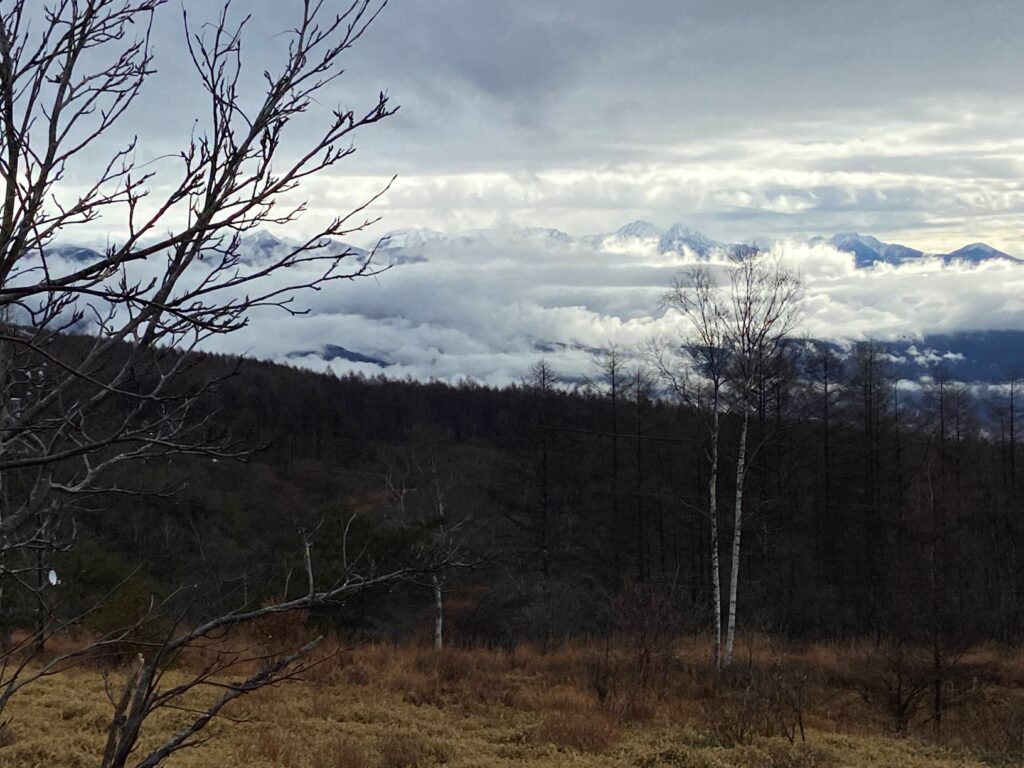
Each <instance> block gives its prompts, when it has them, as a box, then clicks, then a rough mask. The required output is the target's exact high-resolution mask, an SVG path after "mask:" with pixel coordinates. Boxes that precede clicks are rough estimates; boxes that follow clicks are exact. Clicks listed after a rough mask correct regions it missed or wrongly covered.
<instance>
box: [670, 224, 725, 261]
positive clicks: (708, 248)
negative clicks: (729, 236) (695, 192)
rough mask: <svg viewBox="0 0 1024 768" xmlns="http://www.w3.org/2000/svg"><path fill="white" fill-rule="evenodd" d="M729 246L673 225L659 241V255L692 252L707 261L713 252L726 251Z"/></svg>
mask: <svg viewBox="0 0 1024 768" xmlns="http://www.w3.org/2000/svg"><path fill="white" fill-rule="evenodd" d="M726 249H727V246H726V244H725V243H720V242H718V241H717V240H712V239H711V238H709V237H706V236H705V235H703V234H701V233H700V232H697V231H696V230H693V229H690V228H689V227H685V226H683V225H682V224H673V225H672V226H671V227H669V228H668V231H667V232H665V234H663V235H662V236H661V239H660V240H659V241H658V252H659V253H679V254H683V253H685V252H686V251H690V252H691V253H693V254H694V255H696V256H698V257H699V258H702V259H706V258H707V257H708V256H710V255H711V254H712V253H713V252H716V251H725V250H726Z"/></svg>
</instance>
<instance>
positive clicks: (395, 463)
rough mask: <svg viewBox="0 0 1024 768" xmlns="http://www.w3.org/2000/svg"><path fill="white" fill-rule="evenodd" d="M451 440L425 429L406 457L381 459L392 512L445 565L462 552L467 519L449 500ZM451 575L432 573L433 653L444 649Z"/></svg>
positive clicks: (452, 469)
mask: <svg viewBox="0 0 1024 768" xmlns="http://www.w3.org/2000/svg"><path fill="white" fill-rule="evenodd" d="M449 441H450V437H449V436H448V435H446V434H437V433H435V432H433V431H431V430H429V429H416V430H414V435H413V437H412V446H411V448H410V449H409V450H408V451H407V452H406V451H404V450H400V451H398V452H397V454H394V455H387V454H385V455H384V457H383V458H384V462H385V464H386V467H387V469H386V472H385V481H384V482H385V486H386V488H387V492H388V495H389V497H390V499H391V503H392V506H393V507H394V509H395V511H396V512H397V514H398V516H399V519H400V520H401V521H402V523H403V524H405V525H409V524H414V525H415V526H416V527H418V528H420V529H423V530H424V532H425V533H426V535H427V537H428V538H429V540H430V542H431V550H432V551H434V552H445V553H446V557H447V558H448V559H452V558H454V557H455V555H456V553H457V552H459V551H461V549H462V546H461V544H462V537H461V532H462V529H463V528H464V526H465V524H466V519H467V518H466V516H465V515H459V514H457V513H456V512H455V511H454V509H453V507H454V506H455V505H454V504H453V503H452V501H451V497H452V495H453V492H454V491H455V490H456V488H455V486H456V483H457V482H458V479H459V478H458V475H457V472H456V467H455V465H454V462H453V460H452V457H451V456H450V455H446V454H449V453H450V451H449V450H446V449H448V448H449V446H448V445H447V443H448V442H449ZM448 575H449V569H448V568H447V567H446V566H444V565H442V566H441V567H438V568H436V569H434V570H433V571H432V572H431V573H430V586H431V591H432V593H433V597H434V633H433V636H434V648H435V649H437V650H441V649H442V648H444V644H445V643H444V592H445V587H446V583H447V580H448Z"/></svg>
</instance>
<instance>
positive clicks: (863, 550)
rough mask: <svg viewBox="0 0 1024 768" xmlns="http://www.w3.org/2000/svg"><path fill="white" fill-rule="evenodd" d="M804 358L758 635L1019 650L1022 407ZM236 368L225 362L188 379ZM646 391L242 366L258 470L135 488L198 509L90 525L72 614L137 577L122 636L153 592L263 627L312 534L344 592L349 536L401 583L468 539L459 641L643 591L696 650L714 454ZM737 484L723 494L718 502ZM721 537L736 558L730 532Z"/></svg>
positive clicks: (768, 543) (748, 527)
mask: <svg viewBox="0 0 1024 768" xmlns="http://www.w3.org/2000/svg"><path fill="white" fill-rule="evenodd" d="M801 349H802V352H801V353H802V354H803V355H805V356H806V357H805V359H804V360H802V361H799V362H797V361H794V364H793V365H792V369H793V370H801V371H803V373H802V374H801V375H800V376H797V375H795V374H794V375H792V376H789V377H785V378H783V379H781V380H776V381H775V383H774V384H773V386H772V387H771V390H770V391H760V392H758V393H757V408H756V414H755V416H754V418H753V419H752V422H751V430H752V439H751V442H750V444H751V446H754V447H755V449H756V450H755V451H754V453H753V458H752V463H751V467H750V473H749V476H748V479H747V485H746V501H745V506H746V509H747V522H746V523H745V532H744V535H745V537H746V538H745V548H744V550H743V559H742V563H741V571H740V582H741V585H742V588H741V590H740V604H739V615H740V622H739V623H740V627H741V628H742V631H752V630H760V631H768V632H772V633H780V634H785V635H788V636H796V637H854V636H882V635H889V636H897V637H900V638H904V639H908V640H916V641H934V640H935V639H936V638H937V637H941V640H942V642H943V643H948V644H950V646H954V645H956V644H959V643H963V642H970V641H974V640H978V639H982V638H993V639H1001V640H1019V639H1020V638H1021V636H1022V633H1024V605H1022V602H1021V601H1022V596H1024V572H1022V568H1024V561H1022V554H1021V553H1022V551H1024V519H1022V517H1021V503H1020V502H1021V499H1022V497H1024V478H1022V474H1024V469H1022V468H1021V467H1020V466H1019V464H1020V455H1019V454H1020V450H1019V446H1018V445H1017V442H1018V440H1017V435H1016V428H1015V427H1016V422H1017V420H1018V419H1017V413H1016V411H1017V410H1018V409H1019V403H1016V402H1011V399H1010V390H1009V389H1008V388H1007V389H1006V390H1005V391H1004V392H1003V394H1001V395H998V396H996V395H991V392H993V391H995V390H991V389H990V390H989V393H990V394H989V395H988V396H987V397H988V399H986V400H984V401H983V400H981V399H979V398H978V397H976V396H975V395H974V394H972V392H971V391H970V390H969V389H968V388H966V387H964V386H963V385H961V384H958V383H955V382H952V381H947V380H945V379H944V378H943V376H942V372H941V371H937V372H936V378H935V380H934V381H933V382H932V383H931V384H929V385H927V386H926V387H925V389H924V390H923V391H922V392H920V393H919V394H918V395H917V396H916V397H915V398H913V399H911V398H908V397H906V395H905V394H901V392H900V390H898V389H897V387H896V381H895V380H894V378H893V377H892V376H890V375H889V372H888V370H887V364H886V362H885V360H884V356H883V355H881V354H880V353H879V351H878V349H877V348H875V347H874V346H872V345H870V344H864V345H862V346H861V347H859V348H858V349H856V350H855V352H854V354H853V355H852V356H850V357H849V358H848V359H846V360H845V361H841V360H839V359H838V358H835V357H834V356H833V355H831V354H829V351H828V350H827V349H815V348H814V347H803V348H801ZM237 362H238V361H236V360H231V359H227V358H220V357H207V358H203V359H202V360H201V361H200V362H199V364H198V365H197V366H196V367H195V368H193V370H194V371H195V375H197V376H210V375H211V374H217V375H219V374H221V373H225V372H228V371H230V370H231V369H232V367H233V366H234V365H235V364H236V363H237ZM631 370H632V369H630V368H629V362H628V361H627V363H626V368H625V370H624V372H623V375H622V383H621V386H620V388H619V390H618V392H617V393H616V396H615V397H614V398H613V397H611V396H610V391H609V388H608V387H607V386H599V384H600V383H601V382H600V377H601V375H602V374H601V368H600V366H598V365H596V364H595V381H594V386H592V387H579V386H573V387H572V388H571V389H570V388H568V387H564V386H559V385H558V384H557V382H556V381H553V380H552V381H539V380H538V379H537V377H536V376H534V378H533V379H531V380H527V381H524V382H523V383H521V384H518V385H514V386H511V387H508V388H504V389H492V388H486V387H482V386H477V385H474V384H463V385H459V386H452V385H448V384H444V383H437V382H434V383H420V382H414V381H394V380H386V379H383V378H380V379H372V380H368V379H364V378H360V377H346V378H336V377H333V376H327V375H320V374H315V373H310V372H308V371H303V370H298V369H294V368H288V367H284V366H278V365H273V364H267V363H257V362H250V361H246V362H244V364H243V365H242V368H241V371H240V373H239V374H238V375H235V376H232V377H229V378H227V379H226V380H225V381H223V382H222V383H221V384H220V385H219V386H218V388H217V390H216V393H215V396H214V397H213V399H212V400H211V401H210V405H211V412H210V415H211V424H213V425H215V426H216V428H218V429H223V430H226V431H227V432H228V433H229V434H231V435H233V436H236V437H238V438H239V439H244V440H246V441H256V442H257V443H260V444H264V445H266V447H265V449H263V450H261V451H259V452H258V453H257V454H255V455H254V456H253V457H252V460H251V461H249V462H248V463H238V462H234V461H228V460H221V461H217V462H213V463H210V462H199V461H195V462H190V461H189V460H188V459H184V458H177V459H174V460H168V459H158V460H152V461H149V462H147V463H146V464H145V465H142V466H141V468H139V467H136V468H135V469H134V470H133V472H134V474H133V478H132V479H133V480H134V481H144V482H146V483H149V484H151V485H153V486H154V487H156V486H164V485H166V484H168V483H170V484H176V483H180V485H181V490H180V492H179V493H177V494H176V495H173V496H168V497H138V496H130V497H121V498H116V497H115V498H112V499H110V500H109V503H105V504H102V505H97V511H94V512H89V513H83V514H82V515H81V516H80V520H79V525H80V533H79V536H80V543H79V546H78V547H77V548H76V549H75V550H74V551H72V552H71V553H69V554H67V555H65V556H64V560H63V561H62V562H60V563H59V568H60V570H61V577H62V579H63V584H62V586H61V590H62V592H63V594H62V596H61V601H62V603H63V604H65V605H66V606H68V607H69V608H70V607H72V606H73V605H74V603H76V602H79V601H87V600H88V599H94V598H95V596H96V595H97V594H99V593H101V592H102V591H104V590H106V589H109V588H110V587H111V586H112V585H114V584H115V583H117V581H118V580H119V579H121V578H122V577H124V576H125V575H127V574H129V573H131V572H132V571H133V569H136V568H138V569H140V572H139V576H138V577H137V578H135V579H133V580H132V582H131V584H132V585H131V587H130V588H127V589H126V590H122V592H121V593H119V596H118V597H117V598H116V599H114V600H113V601H112V603H111V604H110V605H109V606H108V607H107V608H105V609H104V610H102V611H101V612H100V613H99V614H98V615H97V616H96V617H94V618H93V621H94V622H97V623H100V624H102V623H103V622H108V623H109V625H110V626H113V625H114V623H116V622H117V621H123V620H124V618H125V616H126V615H130V613H131V611H132V610H133V605H134V606H135V608H137V607H138V605H137V604H138V603H145V602H146V601H148V599H149V595H150V593H158V594H163V593H168V592H170V591H171V590H173V589H174V588H175V587H176V586H177V585H180V584H183V583H192V582H195V581H196V580H202V581H203V582H204V583H206V584H209V585H215V589H208V590H207V591H206V594H208V595H210V597H209V598H208V599H209V600H210V601H211V602H212V603H218V605H217V607H220V608H223V607H224V606H231V605H235V604H239V603H242V602H246V603H254V602H258V601H259V600H261V599H265V598H267V597H268V596H280V595H282V594H283V593H284V592H285V591H286V590H292V591H295V590H298V591H301V590H302V588H303V586H302V583H301V581H302V577H301V575H296V574H301V572H302V560H301V556H302V547H301V539H300V532H303V531H310V530H315V531H316V532H317V536H316V543H315V546H314V558H315V561H316V564H317V569H318V570H323V571H324V572H329V571H330V569H331V568H336V567H339V565H338V563H336V562H335V559H336V556H337V553H338V552H340V551H341V547H340V544H339V542H340V540H341V537H342V536H347V537H348V543H349V545H350V546H351V544H352V541H353V540H357V539H358V541H359V544H360V546H361V547H364V548H365V551H366V552H368V553H369V554H370V556H371V557H372V558H374V559H375V560H377V561H380V562H386V561H387V560H388V558H389V557H392V556H393V554H394V553H396V552H399V551H402V548H403V547H407V545H408V541H407V540H396V537H397V538H402V537H405V539H407V538H408V537H409V536H422V537H430V536H433V535H435V534H436V531H437V530H438V529H439V528H440V527H443V526H445V525H447V526H449V527H450V528H451V529H452V530H455V531H456V533H455V534H454V535H457V536H458V537H459V540H460V542H461V547H462V551H463V552H464V553H465V554H466V556H465V557H464V560H465V561H466V562H471V563H474V566H473V567H472V568H468V569H461V570H458V571H457V572H456V573H453V574H452V575H451V576H450V580H449V583H448V585H447V587H446V593H447V602H446V607H445V612H446V614H447V616H446V632H448V633H449V634H450V637H451V638H452V639H453V640H455V641H458V642H487V643H495V642H497V643H510V642H516V641H519V640H526V639H531V640H540V641H549V640H552V639H559V638H565V637H569V636H592V635H594V634H596V633H604V632H606V631H608V630H609V629H612V630H614V628H615V627H614V625H615V622H616V621H618V620H619V619H618V618H616V616H615V613H616V612H615V611H614V610H612V609H611V608H610V606H613V605H614V604H615V601H616V600H617V599H619V598H618V597H617V596H619V595H623V594H634V593H635V590H637V589H642V590H644V592H645V593H647V594H650V593H652V592H653V593H657V594H660V595H662V596H667V597H669V598H670V599H671V600H672V601H674V603H675V604H676V605H677V609H678V610H677V611H676V615H677V616H678V617H679V629H680V630H684V631H704V630H706V629H707V628H708V626H709V621H710V616H711V606H710V602H711V591H710V583H709V581H710V577H709V570H710V565H709V561H708V546H707V542H708V541H709V538H708V537H709V521H708V518H707V514H706V492H705V488H706V482H707V476H706V473H707V469H706V456H705V451H706V448H707V446H706V444H705V442H706V430H705V429H704V428H703V426H702V424H701V422H700V420H699V419H698V418H697V415H696V414H695V413H694V412H693V411H692V410H691V409H690V408H688V407H686V406H684V405H682V404H678V403H676V402H674V401H673V400H672V399H671V398H669V397H668V396H658V389H657V387H654V386H651V383H650V382H645V381H644V380H643V379H641V381H640V383H641V385H642V386H641V387H640V388H639V392H640V396H639V397H637V387H636V377H635V374H633V373H631V372H630V371H631ZM535 373H536V371H535ZM554 374H555V372H553V371H550V370H547V372H546V374H545V375H546V376H547V377H548V378H549V379H550V378H551V377H552V376H553V375H554ZM1015 393H1016V390H1015ZM993 398H994V399H993ZM722 429H723V440H722V451H723V456H722V461H723V463H724V464H725V465H726V466H727V465H728V464H729V462H734V461H735V456H734V455H733V453H734V452H735V443H736V440H735V434H736V432H737V431H738V424H737V422H736V420H735V419H734V418H730V417H729V416H726V417H725V418H724V421H723V427H722ZM731 482H733V480H732V476H731V475H730V473H729V472H723V473H722V475H721V476H720V484H719V492H720V494H722V496H723V498H728V497H729V494H730V493H731V492H732V488H731V486H730V483H731ZM442 502H443V503H442ZM439 509H441V510H443V511H442V512H441V513H440V516H439V514H438V512H437V510H439ZM126 512H127V514H125V513H126ZM396 521H400V522H403V523H404V525H402V526H401V527H395V526H389V525H388V523H393V522H396ZM409 523H412V525H409ZM720 526H723V535H722V536H721V541H722V547H723V551H724V549H725V546H726V544H727V542H728V540H729V534H730V520H729V516H728V515H724V516H722V518H721V520H720ZM723 568H727V565H725V564H724V561H723ZM431 600H432V599H431V591H430V589H429V585H426V584H408V585H405V586H404V587H401V588H399V589H397V590H393V594H392V596H391V599H389V600H386V601H381V600H379V599H377V597H376V596H373V595H370V596H368V597H367V598H365V599H364V600H362V601H360V602H358V603H355V604H352V605H350V606H347V607H346V608H345V609H343V610H338V611H332V612H326V613H324V614H323V615H321V616H319V617H316V619H317V620H318V621H323V622H326V623H328V624H331V625H334V626H337V627H344V628H347V629H348V630H353V631H358V632H362V633H371V634H373V635H376V636H383V637H407V636H410V635H426V633H428V632H429V627H430V623H431V618H430V617H431V609H432V602H431ZM133 601H134V603H133ZM207 608H209V609H212V608H213V605H212V604H211V605H210V606H204V605H197V606H195V607H194V608H193V609H192V610H193V611H195V612H197V613H202V612H203V611H204V610H206V609H207Z"/></svg>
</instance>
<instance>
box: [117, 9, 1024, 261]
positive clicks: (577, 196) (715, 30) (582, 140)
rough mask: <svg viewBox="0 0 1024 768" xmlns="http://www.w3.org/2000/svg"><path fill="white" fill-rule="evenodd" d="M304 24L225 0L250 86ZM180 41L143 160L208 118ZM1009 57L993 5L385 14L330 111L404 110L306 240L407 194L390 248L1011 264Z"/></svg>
mask: <svg viewBox="0 0 1024 768" xmlns="http://www.w3.org/2000/svg"><path fill="white" fill-rule="evenodd" d="M333 1H334V0H328V2H333ZM184 5H185V6H186V8H188V9H189V11H190V13H191V14H192V16H193V19H194V20H196V21H198V20H199V19H201V18H203V17H204V15H207V16H208V15H209V14H210V13H211V12H212V10H211V8H212V6H213V5H214V4H212V3H207V2H205V0H203V1H202V2H200V0H185V2H184ZM339 5H341V3H340V2H339ZM297 6H298V0H236V1H235V3H234V5H233V7H234V8H235V9H236V11H237V12H238V13H242V12H244V11H246V10H251V11H252V13H253V19H252V22H251V25H252V26H251V28H250V33H249V37H248V39H247V49H246V56H247V61H248V62H249V64H250V65H251V66H252V67H253V72H254V73H255V74H257V75H258V73H259V72H260V71H262V69H263V67H264V66H265V65H266V63H267V61H272V60H273V55H274V53H275V50H276V47H275V46H276V45H277V44H278V43H279V42H280V40H281V38H280V37H277V38H275V37H274V36H273V35H274V33H276V32H278V31H280V30H282V29H285V28H286V27H287V26H288V23H289V19H290V18H292V17H293V14H294V11H295V9H296V7H297ZM180 27H181V24H180V14H179V13H178V9H177V8H175V7H173V5H172V6H167V7H165V8H164V9H162V12H161V18H160V20H159V21H158V29H157V34H158V43H159V44H158V59H157V62H158V66H159V68H160V74H159V75H158V76H157V77H156V78H155V79H154V81H153V82H152V83H151V84H150V88H149V89H148V91H147V96H146V99H147V101H145V102H144V103H142V104H140V107H139V109H137V110H136V114H135V115H134V120H135V121H136V124H135V125H133V127H136V128H137V129H138V130H139V132H140V133H141V134H143V136H144V137H145V138H146V140H147V143H148V145H149V146H150V147H151V148H152V149H153V151H154V152H156V151H157V150H158V149H162V148H163V147H162V144H161V143H160V142H162V141H168V142H171V143H173V142H174V141H175V139H176V138H177V136H179V135H180V133H181V131H182V130H184V129H187V127H188V125H190V123H191V119H192V118H193V117H195V115H196V114H200V112H199V110H201V109H202V105H201V104H200V103H198V102H197V101H196V100H195V92H194V88H193V82H194V81H193V80H192V79H191V77H190V73H189V70H188V66H187V64H186V62H185V60H184V59H183V57H182V46H181V41H182V33H181V29H180ZM1021 39H1024V13H1021V10H1020V6H1019V3H1016V2H1000V1H999V0H984V2H979V3H966V2H962V1H961V0H858V2H850V1H849V0H843V1H839V0H772V2H764V0H731V1H730V2H721V1H720V0H632V1H631V2H628V3H627V2H621V0H616V1H615V2H612V1H611V0H557V2H552V0H516V1H515V2H506V1H504V0H391V2H390V4H389V6H388V8H387V9H386V10H385V11H384V13H383V14H382V15H381V16H380V18H379V19H378V21H377V22H376V23H375V25H374V26H373V28H372V29H371V30H370V32H369V33H368V35H367V36H366V38H364V40H363V41H362V42H361V43H360V44H359V46H358V47H357V48H355V49H354V50H353V51H352V52H351V55H350V57H349V60H348V73H347V74H346V76H345V78H343V79H342V80H341V81H339V83H338V85H337V87H336V88H335V89H334V91H333V92H332V93H331V94H330V96H329V97H328V98H326V99H325V100H324V102H325V103H324V105H323V108H324V109H326V108H327V107H329V106H331V105H332V104H330V103H328V102H329V101H336V102H341V103H346V104H349V105H352V106H358V105H359V104H361V103H366V102H367V99H368V98H370V97H371V96H372V94H374V93H376V91H378V90H381V89H385V90H388V91H389V92H390V93H391V94H392V96H393V97H394V100H395V101H396V102H397V103H398V104H401V106H402V109H401V112H400V113H399V114H398V115H396V116H395V117H394V118H392V119H391V120H389V121H387V123H386V124H384V125H380V126H374V127H371V128H370V129H369V130H367V131H365V132H364V133H363V134H362V135H360V136H359V137H358V139H357V144H358V146H359V153H358V154H357V156H356V157H355V158H353V160H352V161H351V162H349V163H347V164H346V165H345V166H344V167H339V168H338V169H336V170H335V171H334V172H333V173H332V174H330V175H325V176H323V177H321V178H319V179H318V180H317V181H316V182H315V183H314V184H312V185H311V187H310V190H309V192H310V195H311V197H312V199H313V218H314V219H315V218H316V217H317V216H323V217H326V216H328V215H330V214H331V213H335V212H337V211H338V210H339V209H341V208H344V207H345V206H346V205H348V204H350V203H351V202H353V201H354V200H356V199H357V198H358V196H359V195H360V194H361V193H365V192H367V191H369V190H371V189H374V188H375V187H376V186H378V185H379V184H380V183H381V181H382V180H383V179H385V178H387V177H389V176H390V175H391V174H393V173H398V174H399V180H398V183H397V184H396V186H395V187H394V189H393V190H392V192H391V193H390V194H389V195H388V196H387V198H386V199H385V200H384V201H382V203H381V204H380V206H378V209H377V211H378V213H380V214H382V215H384V216H385V222H384V225H383V227H382V231H383V229H395V228H403V227H408V226H428V227H434V228H438V229H444V230H449V231H451V230H458V229H464V228H472V227H480V226H487V225H490V224H493V223H494V222H498V221H512V222H515V223H519V224H536V225H545V226H555V227H559V228H561V229H564V230H566V231H569V232H573V233H576V234H584V233H592V232H601V231H608V230H611V229H615V228H617V227H618V226H619V225H621V224H622V223H625V222H626V221H629V220H632V219H636V218H645V219H650V220H652V221H654V222H655V223H658V224H660V225H662V226H666V225H668V224H671V223H672V222H675V221H683V222H685V223H687V224H689V225H691V226H693V227H695V228H698V229H701V230H703V231H706V232H707V233H708V234H709V235H711V236H713V237H716V238H718V239H721V240H746V239H752V238H753V239H764V238H774V237H778V236H784V235H794V234H816V233H826V234H827V233H832V232H836V231H848V230H858V231H867V232H870V233H872V234H875V235H878V236H881V237H882V238H883V239H889V240H897V241H904V242H907V243H908V244H911V245H915V246H917V247H921V248H925V249H929V250H936V251H944V250H951V249H953V248H955V247H957V246H959V245H961V244H963V243H965V242H969V241H975V240H984V241H987V242H990V243H992V244H993V245H996V246H997V247H1002V248H1004V249H1005V250H1008V251H1010V252H1011V253H1014V252H1015V253H1020V254H1022V255H1024V232H1022V231H1021V227H1020V226H1019V225H1018V221H1019V217H1020V215H1021V213H1022V208H1024V189H1022V185H1021V179H1022V178H1024V164H1022V162H1021V157H1022V150H1024V119H1022V118H1024V109H1022V103H1021V98H1020V94H1021V93H1022V92H1024V89H1022V87H1021V86H1022V85H1024V82H1022V81H1024V47H1022V46H1021V45H1020V40H1021ZM169 96H171V97H173V98H172V99H171V100H168V97H169ZM170 104H173V105H174V109H173V114H171V115H169V114H168V112H169V111H171V110H169V109H168V106H169V105H170ZM145 146H146V145H144V148H145ZM310 223H312V221H311V222H310Z"/></svg>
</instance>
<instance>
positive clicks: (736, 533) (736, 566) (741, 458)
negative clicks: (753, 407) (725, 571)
mask: <svg viewBox="0 0 1024 768" xmlns="http://www.w3.org/2000/svg"><path fill="white" fill-rule="evenodd" d="M749 421H750V411H749V409H748V408H746V407H744V410H743V426H742V427H741V428H740V450H739V455H738V457H737V459H736V507H735V510H734V512H733V531H732V567H731V570H730V571H729V628H728V630H727V634H726V638H725V661H724V664H725V666H727V667H728V666H729V665H730V664H731V663H732V650H733V645H734V644H735V641H736V593H737V588H738V585H739V572H740V537H741V536H742V534H743V481H744V479H745V478H746V474H747V426H748V424H749Z"/></svg>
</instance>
